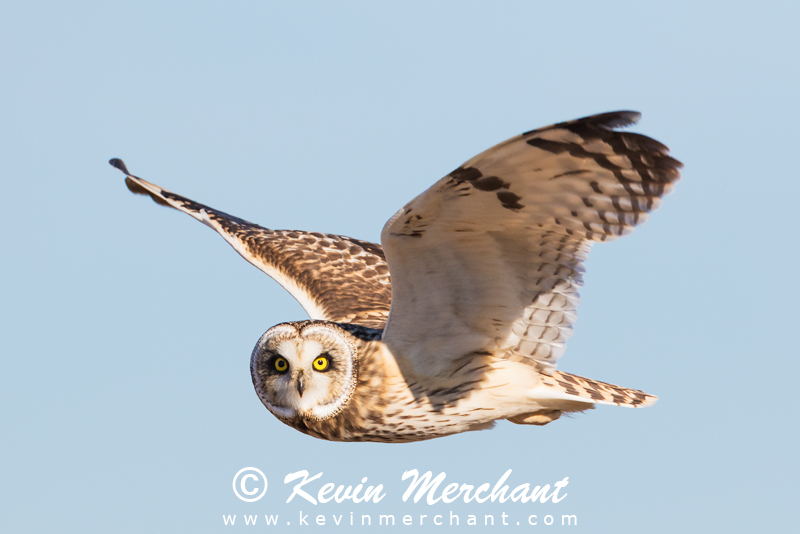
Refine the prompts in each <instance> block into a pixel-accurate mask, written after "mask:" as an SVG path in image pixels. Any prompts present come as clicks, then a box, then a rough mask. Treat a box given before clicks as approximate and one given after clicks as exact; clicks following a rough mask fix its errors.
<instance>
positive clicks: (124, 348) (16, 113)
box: [0, 2, 800, 533]
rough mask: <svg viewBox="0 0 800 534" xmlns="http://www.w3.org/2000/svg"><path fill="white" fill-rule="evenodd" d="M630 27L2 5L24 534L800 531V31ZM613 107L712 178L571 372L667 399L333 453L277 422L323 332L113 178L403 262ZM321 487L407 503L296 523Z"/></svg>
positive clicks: (7, 269)
mask: <svg viewBox="0 0 800 534" xmlns="http://www.w3.org/2000/svg"><path fill="white" fill-rule="evenodd" d="M608 4H609V3H599V2H583V3H581V2H570V3H567V2H562V3H557V2H491V3H490V2H483V3H479V2H393V3H389V2H381V3H377V2H339V3H336V4H333V3H325V4H323V3H322V2H318V3H317V2H294V3H289V2H285V3H275V2H272V3H270V2H237V3H233V2H228V3H221V2H220V3H213V2H180V3H179V2H171V3H164V2H130V3H121V2H73V3H65V2H50V3H46V2H25V3H22V2H6V3H4V4H2V5H0V46H2V55H1V56H0V73H2V74H0V96H2V100H0V125H2V126H1V127H0V146H2V149H0V154H2V156H0V183H1V184H2V192H3V198H4V199H5V202H4V207H3V209H2V211H0V218H2V222H3V226H4V229H5V231H4V232H3V233H2V237H0V239H2V250H3V251H4V253H3V254H4V255H3V258H4V259H3V261H2V262H0V280H2V282H0V288H1V289H0V291H1V293H0V301H2V307H1V308H0V310H1V311H2V321H0V336H1V337H2V345H1V346H2V364H3V372H2V373H0V406H1V408H0V424H2V429H3V430H2V434H0V435H1V436H2V441H1V443H2V446H0V450H2V455H1V456H2V459H0V477H2V478H1V480H2V484H0V502H2V503H3V504H2V507H0V508H2V514H0V530H3V531H6V532H22V531H25V532H109V531H119V532H144V531H173V532H179V531H186V532H217V531H222V530H226V529H227V530H243V529H245V527H243V526H241V523H242V521H243V520H242V519H241V515H242V514H256V513H257V514H264V513H277V514H281V516H282V517H283V516H286V517H287V518H291V520H292V521H293V522H294V521H296V516H297V514H298V512H299V511H300V510H302V511H303V512H304V513H311V514H314V515H315V514H318V513H324V514H349V512H350V511H354V512H356V514H357V515H360V514H361V513H373V514H378V513H395V514H399V515H401V514H405V513H411V514H414V515H415V516H418V515H419V514H425V513H427V514H431V515H432V514H434V513H444V514H446V513H448V512H449V511H450V510H453V511H454V512H456V513H459V514H462V517H466V515H467V514H469V513H476V514H480V515H481V516H482V515H483V514H487V513H492V514H497V518H498V521H499V517H500V516H499V514H500V513H502V512H507V513H508V514H509V515H514V514H515V515H516V516H521V517H525V518H526V517H527V516H528V515H529V514H530V513H538V514H545V513H553V514H557V516H558V517H560V515H561V514H562V513H570V514H576V515H577V516H578V519H579V525H578V527H573V528H570V529H566V528H563V529H560V530H563V531H565V532H592V533H603V532H634V531H640V532H650V533H661V532H664V533H666V532H670V533H672V532H710V531H720V532H722V531H724V532H753V531H756V530H762V531H773V532H788V531H791V530H793V529H796V528H797V519H796V514H795V513H794V512H793V510H794V507H795V501H796V497H797V487H796V480H797V477H798V475H800V473H799V472H798V471H799V470H798V464H799V463H800V462H798V460H797V453H796V451H797V447H798V443H799V442H800V440H799V439H798V430H797V423H798V416H797V412H796V410H795V408H794V406H793V404H794V401H795V396H796V395H795V393H794V391H793V388H794V387H795V383H796V377H797V376H798V371H800V369H799V368H798V367H800V364H798V361H800V359H799V358H798V350H797V347H796V342H795V334H796V323H797V320H798V315H800V314H798V297H800V295H798V282H797V273H798V252H797V250H798V246H797V237H796V231H795V227H794V225H796V224H797V221H798V216H797V211H796V210H797V202H798V198H800V185H798V184H800V180H798V176H797V174H798V171H797V168H796V167H797V165H796V164H795V160H796V158H795V157H793V156H792V154H794V153H795V152H796V150H797V143H798V123H800V105H798V98H797V92H798V87H800V63H799V62H798V51H799V50H800V38H798V36H797V23H798V20H800V9H798V8H797V4H795V3H790V2H785V3H782V2H772V3H769V4H768V7H765V6H766V5H767V4H764V5H762V3H760V2H734V3H730V2H728V3H721V2H720V3H713V4H712V3H708V4H706V5H698V4H697V3H696V2H670V3H664V2H659V3H644V2H624V3H621V2H617V3H610V4H611V5H608ZM616 109H634V110H638V111H641V112H642V113H643V118H642V121H641V122H640V124H639V125H638V126H636V127H635V129H634V131H637V132H640V133H644V134H647V135H650V136H652V137H654V138H656V139H658V140H660V141H662V142H664V143H665V144H667V145H668V146H669V147H670V148H671V149H672V154H673V155H674V156H675V157H676V158H678V159H680V160H681V161H683V162H684V163H685V165H686V167H685V169H684V173H683V179H682V181H681V182H680V183H679V184H678V187H677V188H676V191H675V192H674V193H673V194H672V195H671V196H669V197H668V198H667V199H666V201H665V203H664V206H663V208H662V209H661V210H660V211H659V212H657V213H656V214H655V215H654V216H653V217H652V218H651V220H650V221H649V222H648V223H647V224H646V225H644V226H643V227H641V228H640V229H639V230H637V232H636V233H635V234H633V235H632V236H630V237H628V238H625V239H622V240H620V241H618V242H615V243H612V244H609V245H600V246H597V247H595V249H594V250H593V252H592V255H591V257H590V260H589V262H588V265H587V270H588V272H587V275H586V277H585V280H586V286H585V287H584V289H583V291H582V296H583V301H582V304H581V307H580V310H579V315H580V317H579V321H578V324H577V326H576V330H575V336H574V337H573V339H572V340H571V342H570V344H569V347H568V351H567V354H566V356H565V357H564V358H563V359H562V360H561V364H560V368H561V369H563V370H565V371H568V372H573V373H576V374H579V375H582V376H588V377H592V378H596V379H599V380H605V381H609V382H613V383H618V384H621V385H624V386H629V387H635V388H641V389H643V390H645V391H647V392H650V393H654V394H656V395H658V396H659V397H660V400H659V402H658V403H657V404H656V405H655V406H654V407H652V408H648V409H645V410H625V409H620V408H611V407H603V408H599V409H597V410H594V411H593V412H589V413H586V414H582V415H578V416H576V417H573V418H569V419H562V420H559V421H557V422H556V423H554V424H551V425H549V426H546V427H543V428H532V427H522V426H516V425H511V424H500V425H498V427H497V428H496V429H495V430H492V431H489V432H477V433H469V434H464V435H460V436H454V437H449V438H445V439H439V440H433V441H430V442H422V443H416V444H410V445H388V446H387V445H380V444H339V443H328V442H323V441H319V440H315V439H313V438H310V437H307V436H304V435H302V434H300V433H298V432H296V431H294V430H292V429H290V428H288V427H286V426H283V425H282V424H281V423H279V422H278V421H277V420H276V419H275V418H274V417H273V416H272V415H270V414H269V412H267V410H266V409H264V407H263V406H262V405H261V403H260V402H259V400H258V398H257V397H256V395H255V393H254V391H253V388H252V384H251V380H250V375H249V357H250V351H251V350H252V348H253V346H254V344H255V342H256V341H257V339H258V337H259V336H260V335H261V334H262V333H263V332H264V331H265V330H266V329H267V328H269V327H270V326H272V325H274V324H276V323H280V322H283V321H286V320H293V319H301V318H304V312H303V311H302V309H301V308H300V306H299V305H298V304H297V303H295V302H294V301H293V300H292V299H291V297H290V296H289V295H288V294H287V293H285V292H284V291H283V290H282V289H281V288H280V287H279V286H278V285H277V284H276V283H274V282H273V281H272V280H270V279H269V278H267V277H266V276H264V275H263V274H261V273H260V272H259V271H257V270H256V269H255V268H253V267H252V266H250V265H248V264H247V263H246V262H244V261H243V260H242V259H241V258H239V256H238V255H237V254H236V253H235V252H234V251H233V250H232V249H230V247H228V246H227V245H226V244H225V243H224V242H223V241H222V240H221V239H220V238H219V237H217V236H216V235H215V234H214V233H213V232H212V231H210V230H209V229H208V228H205V227H203V226H202V225H200V224H198V223H197V222H195V221H193V220H191V219H190V218H189V217H186V216H185V215H182V214H180V213H177V212H175V211H172V210H167V209H164V208H161V207H159V206H157V205H155V204H153V203H152V202H150V201H148V200H146V199H143V198H141V197H134V196H133V195H131V194H130V193H129V192H128V191H127V190H126V188H125V186H124V183H123V180H122V176H121V175H120V173H119V172H118V171H116V170H114V169H112V168H111V167H109V166H108V164H107V160H108V159H109V158H111V157H120V158H123V159H124V160H125V161H126V163H127V164H128V166H129V168H130V170H131V171H132V172H133V173H134V174H137V175H139V176H142V177H143V178H145V179H147V180H150V181H153V182H155V183H157V184H160V185H163V186H164V187H166V188H168V189H170V190H173V191H175V192H178V193H180V194H183V195H186V196H189V197H191V198H193V199H195V200H198V201H200V202H204V203H206V204H209V205H211V206H213V207H216V208H218V209H221V210H224V211H227V212H229V213H232V214H235V215H237V216H239V217H242V218H245V219H248V220H252V221H254V222H258V223H260V224H262V225H264V226H267V227H272V228H297V229H303V230H311V231H322V232H328V233H338V234H345V235H350V236H353V237H356V238H361V239H366V240H372V241H378V240H379V234H380V229H381V227H382V226H383V223H384V222H385V221H386V219H388V218H389V217H390V216H391V215H392V214H393V213H394V212H395V211H396V210H397V209H398V208H399V207H401V206H402V205H403V204H404V203H405V202H407V201H408V200H410V199H411V198H412V197H414V196H415V195H416V194H418V193H419V192H421V191H423V190H424V189H426V188H427V187H428V186H429V185H431V184H432V183H433V182H434V181H436V180H437V179H438V178H440V177H441V176H443V175H445V174H446V173H448V172H449V171H451V170H452V169H454V168H455V167H457V166H458V165H460V164H461V163H462V162H463V161H465V160H467V159H468V158H470V157H471V156H473V155H475V154H477V153H478V152H480V151H482V150H484V149H486V148H488V147H490V146H492V145H494V144H495V143H498V142H500V141H503V140H504V139H506V138H508V137H511V136H513V135H516V134H517V133H520V132H522V131H526V130H529V129H532V128H536V127H539V126H543V125H546V124H549V123H552V122H557V121H561V120H566V119H571V118H576V117H580V116H584V115H588V114H592V113H598V112H604V111H611V110H616ZM354 206H355V207H354ZM247 466H255V467H258V468H260V469H262V470H263V471H264V472H265V473H266V475H267V477H268V478H269V480H270V487H269V491H268V492H267V495H266V496H265V498H264V499H262V500H261V501H259V502H258V503H252V504H248V503H244V502H241V501H239V500H238V499H237V498H236V497H235V496H234V494H233V492H232V491H231V480H232V478H233V475H234V474H235V473H236V472H237V471H238V470H239V469H241V468H243V467H247ZM301 469H307V470H309V471H310V472H311V473H312V474H315V473H317V472H320V471H322V472H324V476H323V478H324V479H325V481H328V482H336V483H342V484H357V483H358V482H359V481H360V480H361V478H362V477H365V476H366V477H369V480H370V482H371V483H372V482H375V483H383V484H384V485H385V487H386V491H387V493H388V494H389V495H388V496H387V498H386V499H385V500H384V501H383V502H382V503H381V504H380V505H352V504H340V505H325V506H322V505H320V506H317V507H312V506H310V505H308V503H306V505H304V504H303V503H302V502H300V503H298V502H296V501H293V502H292V503H290V504H288V505H287V504H285V503H284V501H285V499H286V497H287V496H288V494H289V492H288V491H287V490H286V488H285V487H283V484H282V481H283V476H284V475H286V474H287V473H289V472H292V471H297V470H301ZM407 469H419V470H421V471H427V470H433V471H434V472H435V473H438V472H440V471H445V472H446V473H447V476H448V480H449V481H450V480H451V479H452V481H454V482H463V483H470V484H476V485H477V484H481V483H483V482H493V481H495V480H497V478H499V477H500V476H501V475H502V474H503V473H504V472H505V471H506V470H507V469H513V478H514V480H515V481H516V483H522V482H531V483H534V484H545V483H551V484H552V483H554V482H556V481H558V480H561V479H562V478H564V477H569V481H570V482H569V486H568V491H567V493H568V497H566V499H565V500H563V501H562V502H561V503H559V504H558V505H552V504H546V505H538V506H535V505H527V506H525V505H522V504H515V505H512V504H513V503H507V504H505V505H499V504H489V503H487V504H485V505H470V506H467V505H464V504H463V503H462V504H461V505H460V506H458V505H456V504H453V505H452V506H451V505H437V506H434V507H427V505H422V504H416V505H415V504H410V503H403V502H402V500H401V499H400V495H401V494H402V492H403V490H404V488H405V485H406V484H405V483H403V482H402V481H401V480H400V477H401V475H402V472H403V471H405V470H407ZM222 514H239V516H240V519H239V521H237V526H236V527H233V528H231V527H224V526H223V525H222V519H221V517H222ZM462 521H464V519H462ZM259 524H260V523H259ZM314 528H315V527H307V528H306V530H313V529H314ZM465 528H466V529H467V530H468V531H472V530H474V529H472V530H470V529H468V528H467V527H462V528H459V529H452V530H450V529H448V527H439V528H437V529H434V530H432V531H435V532H440V531H452V532H458V531H463V530H464V529H465ZM496 528H497V529H498V530H502V531H509V532H514V531H523V530H525V528H526V527H524V526H520V527H516V526H508V527H496ZM527 528H532V527H527ZM541 528H544V527H541ZM330 529H334V530H336V529H335V527H334V526H332V525H328V526H326V527H325V528H324V529H321V528H319V529H316V530H320V531H322V530H330ZM551 529H552V530H559V528H556V527H555V526H554V527H551ZM261 530H263V525H262V528H261ZM379 530H392V529H387V528H386V527H384V528H383V529H379ZM394 530H396V531H401V530H410V529H409V528H408V527H400V526H398V527H396V528H395V529H394ZM293 531H294V532H299V531H302V530H300V529H295V530H293ZM363 531H364V532H368V531H369V530H368V529H365V530H363Z"/></svg>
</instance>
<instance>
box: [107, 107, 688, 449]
mask: <svg viewBox="0 0 800 534" xmlns="http://www.w3.org/2000/svg"><path fill="white" fill-rule="evenodd" d="M639 116H640V115H639V113H636V112H632V111H617V112H612V113H604V114H600V115H594V116H590V117H585V118H582V119H577V120H573V121H568V122H562V123H559V124H554V125H552V126H547V127H544V128H540V129H537V130H532V131H529V132H527V133H524V134H522V135H519V136H517V137H514V138H512V139H509V140H507V141H505V142H503V143H500V144H499V145H497V146H495V147H493V148H490V149H489V150H487V151H485V152H483V153H482V154H479V155H477V156H475V157H474V158H472V159H471V160H469V161H467V162H466V163H464V164H463V165H461V166H460V167H458V168H456V169H455V170H454V171H453V172H451V173H450V174H448V175H447V176H445V177H444V178H442V179H441V180H439V181H438V182H436V183H435V184H434V185H433V186H432V187H431V188H429V189H428V190H427V191H425V192H423V193H422V194H420V195H419V196H417V197H416V198H414V199H413V200H412V201H411V202H409V203H408V204H406V205H405V206H404V207H403V208H402V209H400V211H398V212H397V213H396V214H395V215H394V216H393V217H392V218H391V219H389V221H388V222H387V223H386V225H385V226H384V228H383V231H382V233H381V243H382V245H383V246H382V247H381V246H380V245H377V244H374V243H370V242H366V241H361V240H358V239H353V238H350V237H345V236H340V235H330V234H322V233H317V232H303V231H298V230H268V229H266V228H263V227H261V226H258V225H256V224H253V223H250V222H248V221H245V220H243V219H239V218H237V217H233V216H231V215H228V214H226V213H223V212H221V211H217V210H215V209H212V208H210V207H208V206H205V205H203V204H198V203H197V202H194V201H193V200H190V199H188V198H186V197H183V196H180V195H176V194H174V193H171V192H169V191H167V190H166V189H163V188H161V187H159V186H157V185H154V184H151V183H150V182H147V181H145V180H142V179H141V178H138V177H136V176H134V175H132V174H130V173H129V172H128V170H127V168H126V167H125V164H124V163H123V162H122V161H121V160H119V159H112V160H111V161H110V163H111V165H113V166H114V167H116V168H117V169H119V170H121V171H122V172H123V173H125V175H126V178H125V181H126V184H127V186H128V188H129V189H130V190H131V191H132V192H134V193H139V194H144V195H149V196H150V197H151V198H152V199H153V200H154V201H156V202H157V203H159V204H162V205H164V206H169V207H172V208H175V209H177V210H180V211H182V212H184V213H187V214H189V215H191V216H192V217H194V218H195V219H197V220H198V221H200V222H202V223H204V224H206V225H207V226H210V227H211V228H213V229H214V230H216V231H217V232H218V233H219V234H220V235H221V236H222V237H223V238H224V239H225V240H226V241H227V242H228V243H229V244H230V245H231V246H232V247H233V248H234V249H235V250H236V251H237V252H238V253H239V254H240V255H241V256H242V257H244V258H245V259H246V260H247V261H249V262H250V263H252V264H253V265H255V266H256V267H258V268H259V269H261V270H262V271H264V272H265V273H266V274H268V275H269V276H271V277H272V278H273V279H275V280H276V281H277V282H278V283H279V284H281V285H282V286H283V287H284V288H285V289H287V290H288V291H289V292H290V293H291V294H292V295H293V296H294V297H295V298H296V299H297V300H298V301H300V303H301V304H302V306H303V308H304V309H305V310H306V312H308V314H309V316H310V320H304V321H294V322H287V323H283V324H279V325H277V326H274V327H272V328H270V329H269V330H267V331H266V332H265V333H264V334H263V335H262V336H261V338H260V339H259V340H258V342H257V343H256V346H255V349H254V350H253V352H252V355H251V358H250V373H251V376H252V379H253V386H254V387H255V391H256V393H257V394H258V397H259V399H260V400H261V402H262V403H263V404H264V406H265V407H266V408H267V409H268V410H269V411H270V412H271V413H272V414H273V415H274V416H275V417H277V418H278V419H279V420H280V421H282V422H283V423H286V424H287V425H289V426H291V427H293V428H295V429H297V430H299V431H301V432H303V433H305V434H308V435H311V436H314V437H317V438H321V439H327V440H335V441H376V442H412V441H419V440H426V439H431V438H436V437H441V436H447V435H450V434H456V433H459V432H465V431H472V430H482V429H488V428H491V427H492V426H494V424H495V422H496V421H498V420H507V421H511V422H512V423H517V424H521V425H544V424H547V423H550V422H552V421H554V420H556V419H558V418H559V417H560V416H561V415H562V414H564V413H569V412H580V411H583V410H587V409H590V408H593V407H594V406H595V405H596V404H610V405H616V406H627V407H643V406H649V405H651V404H653V403H654V402H655V401H656V397H655V396H653V395H648V394H646V393H644V392H642V391H639V390H635V389H628V388H623V387H620V386H615V385H612V384H607V383H604V382H599V381H596V380H591V379H588V378H582V377H580V376H576V375H573V374H569V373H565V372H563V371H559V370H558V369H557V368H556V364H557V362H558V360H559V358H560V357H561V356H562V354H563V353H564V350H565V345H566V342H567V340H568V339H569V337H570V336H571V334H572V325H573V323H574V322H575V320H576V308H577V306H578V300H579V296H578V289H579V288H580V286H581V284H582V278H581V275H582V273H583V272H584V268H583V263H584V261H585V260H586V257H587V254H588V252H589V248H590V247H591V245H592V244H593V243H595V242H598V241H600V242H602V241H612V240H614V239H616V238H618V237H620V236H623V235H626V234H628V233H630V232H631V231H633V229H634V227H635V226H636V225H638V224H641V223H642V222H644V221H645V220H646V219H647V217H648V213H649V212H651V211H653V210H655V209H656V208H657V207H659V205H660V204H661V198H662V197H663V196H664V195H666V194H667V193H669V192H670V191H671V190H672V189H673V186H674V184H675V183H676V182H677V180H678V179H679V176H680V175H679V169H680V168H681V167H682V165H681V163H680V162H678V161H677V160H675V159H673V158H672V157H670V156H669V155H667V154H668V150H667V148H666V147H665V146H664V145H662V144H661V143H659V142H657V141H655V140H653V139H651V138H649V137H645V136H643V135H639V134H635V133H628V132H621V131H619V129H620V128H622V127H625V126H629V125H631V124H633V123H635V122H636V121H637V120H638V119H639Z"/></svg>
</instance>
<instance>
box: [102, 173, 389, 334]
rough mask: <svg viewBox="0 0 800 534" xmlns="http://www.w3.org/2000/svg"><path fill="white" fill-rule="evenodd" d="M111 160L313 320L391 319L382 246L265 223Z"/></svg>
mask: <svg viewBox="0 0 800 534" xmlns="http://www.w3.org/2000/svg"><path fill="white" fill-rule="evenodd" d="M109 163H110V164H111V165H112V166H113V167H115V168H117V169H119V170H121V171H122V172H123V173H125V175H126V178H125V183H126V184H127V186H128V189H130V190H131V191H132V192H134V193H137V194H142V195H149V196H150V198H152V199H153V200H154V201H155V202H157V203H158V204H161V205H163V206H168V207H171V208H175V209H177V210H179V211H182V212H184V213H186V214H188V215H191V216H192V217H194V218H195V219H197V220H198V221H200V222H202V223H203V224H205V225H206V226H209V227H211V228H212V229H214V230H215V231H216V232H217V233H219V235H221V236H222V237H223V238H224V239H225V241H227V242H228V243H229V244H230V245H231V246H232V247H233V248H234V249H235V250H236V252H238V253H239V254H240V255H241V256H242V257H243V258H244V259H246V260H247V261H249V262H250V263H252V264H253V265H255V266H256V267H258V268H259V269H261V270H262V271H263V272H265V273H266V274H268V275H269V276H271V277H272V278H273V279H275V281H277V282H278V283H279V284H280V285H282V286H283V287H284V288H285V289H286V290H287V291H289V293H291V295H292V296H293V297H294V298H296V299H297V300H298V301H299V302H300V304H301V305H302V306H303V308H304V309H305V310H306V312H308V315H309V316H310V317H311V318H312V319H322V320H327V321H334V322H338V323H355V324H359V325H362V326H367V327H370V328H383V326H384V324H385V323H386V318H387V316H388V314H389V303H390V301H391V297H392V292H391V282H390V279H389V269H388V267H387V266H386V260H385V258H384V255H383V250H382V249H381V247H380V245H376V244H375V243H369V242H367V241H360V240H358V239H353V238H350V237H345V236H340V235H331V234H320V233H317V232H301V231H299V230H269V229H267V228H262V227H261V226H258V225H257V224H253V223H251V222H248V221H245V220H243V219H240V218H238V217H233V216H232V215H228V214H227V213H223V212H221V211H219V210H215V209H213V208H210V207H208V206H205V205H203V204H200V203H198V202H195V201H193V200H190V199H188V198H186V197H183V196H181V195H176V194H175V193H172V192H170V191H167V190H166V189H164V188H163V187H159V186H157V185H155V184H151V183H150V182H148V181H146V180H143V179H141V178H139V177H137V176H134V175H132V174H131V173H129V172H128V169H127V168H126V167H125V164H124V163H123V162H122V160H120V159H116V158H115V159H112V160H111V161H109Z"/></svg>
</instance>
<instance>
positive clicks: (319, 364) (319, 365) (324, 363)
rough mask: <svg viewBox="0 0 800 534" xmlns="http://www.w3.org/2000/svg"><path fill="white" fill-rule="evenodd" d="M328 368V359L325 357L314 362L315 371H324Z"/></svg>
mask: <svg viewBox="0 0 800 534" xmlns="http://www.w3.org/2000/svg"><path fill="white" fill-rule="evenodd" d="M327 368H328V358H326V357H325V356H320V357H319V358H317V359H316V360H314V369H316V370H317V371H324V370H325V369H327Z"/></svg>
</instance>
